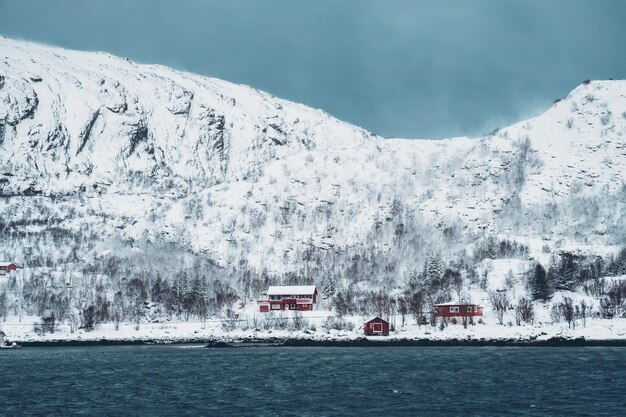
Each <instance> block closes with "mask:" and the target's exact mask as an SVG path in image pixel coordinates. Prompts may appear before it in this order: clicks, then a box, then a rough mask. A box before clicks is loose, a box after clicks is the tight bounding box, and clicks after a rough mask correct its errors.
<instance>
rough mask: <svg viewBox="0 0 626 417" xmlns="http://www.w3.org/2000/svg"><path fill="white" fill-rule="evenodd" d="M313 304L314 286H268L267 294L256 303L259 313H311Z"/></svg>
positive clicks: (315, 297)
mask: <svg viewBox="0 0 626 417" xmlns="http://www.w3.org/2000/svg"><path fill="white" fill-rule="evenodd" d="M315 303H317V289H316V288H315V285H274V286H270V287H269V288H268V290H267V294H266V295H264V296H263V297H262V298H261V299H260V300H258V301H257V304H258V305H259V311H260V312H261V313H268V312H270V311H282V310H296V311H311V310H313V306H314V305H315Z"/></svg>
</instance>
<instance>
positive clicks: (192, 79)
mask: <svg viewBox="0 0 626 417" xmlns="http://www.w3.org/2000/svg"><path fill="white" fill-rule="evenodd" d="M0 103H1V107H0V123H1V126H2V128H1V130H0V145H1V146H2V148H1V149H2V154H3V158H2V171H3V173H6V174H11V175H12V176H9V175H5V180H8V181H5V184H4V189H5V191H4V193H5V194H7V193H9V192H10V193H15V194H19V193H20V192H23V191H24V189H25V188H29V187H30V192H31V193H32V192H36V191H44V192H45V193H50V194H57V193H60V192H65V191H67V192H72V191H75V190H76V188H77V187H79V186H81V185H82V186H92V185H93V184H105V187H108V186H111V185H114V184H115V185H118V186H120V184H121V183H126V182H128V181H129V180H130V179H131V178H132V179H134V180H136V181H141V182H144V183H146V184H149V185H150V186H155V185H164V186H166V188H167V189H168V190H170V191H171V190H172V188H173V187H172V186H174V187H183V189H182V190H181V189H180V188H177V191H178V192H189V191H190V187H192V186H200V187H207V186H211V185H215V184H217V183H220V182H223V181H236V180H239V179H242V178H245V177H246V175H250V174H251V173H253V172H255V171H256V170H257V169H259V167H260V166H262V165H263V164H264V163H266V162H268V161H270V160H274V159H280V158H284V157H287V156H290V155H293V154H296V153H299V152H302V151H305V150H312V149H320V150H325V151H329V150H332V149H337V148H345V147H352V148H358V147H359V146H361V145H363V144H366V143H368V142H370V141H371V140H372V135H371V134H369V133H368V132H366V131H364V130H363V129H360V128H356V127H353V126H350V125H348V124H346V123H342V122H340V121H338V120H336V119H333V118H332V117H330V116H328V115H327V114H325V113H324V112H322V111H319V110H314V109H310V108H308V107H305V106H302V105H299V104H295V103H290V102H287V101H284V100H280V99H277V98H274V97H272V96H270V95H268V94H265V93H262V92H260V91H258V90H255V89H252V88H249V87H246V86H240V85H234V84H231V83H227V82H224V81H220V80H216V79H210V78H205V77H199V76H195V75H193V74H186V73H181V72H178V71H174V70H171V69H169V68H165V67H161V66H145V65H137V64H134V63H132V62H130V61H128V60H125V59H121V58H116V57H113V56H110V55H108V54H103V53H83V52H74V51H68V50H63V49H56V48H48V47H43V46H39V45H36V44H32V43H23V42H16V41H12V40H9V39H6V38H3V39H2V40H0ZM124 187H128V186H127V185H125V186H124Z"/></svg>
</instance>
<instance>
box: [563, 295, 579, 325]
mask: <svg viewBox="0 0 626 417" xmlns="http://www.w3.org/2000/svg"><path fill="white" fill-rule="evenodd" d="M559 310H560V311H561V314H562V315H563V318H564V319H565V321H567V327H570V328H571V327H572V325H573V327H574V328H576V321H575V318H576V315H575V309H574V303H573V302H572V299H571V298H569V297H565V298H564V299H563V301H562V302H561V303H559Z"/></svg>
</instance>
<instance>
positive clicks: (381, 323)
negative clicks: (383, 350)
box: [363, 317, 389, 336]
mask: <svg viewBox="0 0 626 417" xmlns="http://www.w3.org/2000/svg"><path fill="white" fill-rule="evenodd" d="M363 331H364V332H365V335H366V336H381V335H382V336H389V322H387V321H385V320H383V319H381V318H380V317H375V318H373V319H371V320H370V321H368V322H367V323H365V325H364V326H363Z"/></svg>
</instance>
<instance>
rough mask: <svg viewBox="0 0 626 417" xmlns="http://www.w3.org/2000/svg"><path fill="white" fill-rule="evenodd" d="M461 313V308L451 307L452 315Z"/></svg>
mask: <svg viewBox="0 0 626 417" xmlns="http://www.w3.org/2000/svg"><path fill="white" fill-rule="evenodd" d="M458 312H459V307H458V306H453V307H452V306H451V307H450V313H458Z"/></svg>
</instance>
